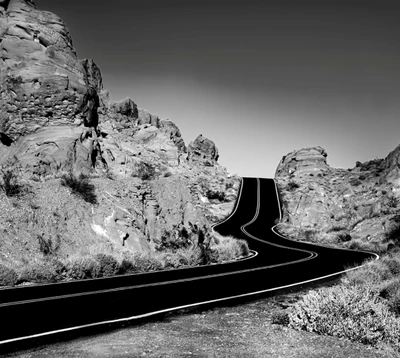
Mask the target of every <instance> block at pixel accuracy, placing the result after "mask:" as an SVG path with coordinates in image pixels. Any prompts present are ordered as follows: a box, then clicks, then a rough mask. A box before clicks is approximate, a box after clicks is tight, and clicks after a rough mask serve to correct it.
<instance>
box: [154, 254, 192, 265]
mask: <svg viewBox="0 0 400 358" xmlns="http://www.w3.org/2000/svg"><path fill="white" fill-rule="evenodd" d="M159 259H160V260H161V261H163V263H164V268H166V269H177V268H180V267H182V266H187V264H188V262H187V260H185V258H184V257H183V256H182V255H179V254H177V253H174V252H166V253H164V254H162V255H160V256H159Z"/></svg>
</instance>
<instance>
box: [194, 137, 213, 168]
mask: <svg viewBox="0 0 400 358" xmlns="http://www.w3.org/2000/svg"><path fill="white" fill-rule="evenodd" d="M218 157H219V155H218V149H217V147H216V145H215V143H214V142H213V141H212V140H210V139H208V138H206V137H203V136H202V135H201V134H200V135H199V136H198V137H197V138H196V139H195V140H194V141H193V142H191V143H190V144H189V147H188V156H187V158H188V161H189V162H190V163H194V162H197V163H201V164H203V165H206V166H212V165H213V164H214V163H215V162H217V160H218Z"/></svg>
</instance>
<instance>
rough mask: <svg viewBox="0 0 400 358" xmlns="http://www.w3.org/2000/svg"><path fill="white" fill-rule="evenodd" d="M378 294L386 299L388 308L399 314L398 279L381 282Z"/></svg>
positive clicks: (399, 280)
mask: <svg viewBox="0 0 400 358" xmlns="http://www.w3.org/2000/svg"><path fill="white" fill-rule="evenodd" d="M379 295H380V296H381V297H382V298H384V299H385V300H386V301H387V305H388V307H389V308H390V310H391V311H392V312H393V313H395V314H396V315H397V316H399V315H400V279H399V278H396V279H393V280H388V281H386V282H383V283H382V285H381V289H380V292H379Z"/></svg>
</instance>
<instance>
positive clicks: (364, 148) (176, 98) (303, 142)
mask: <svg viewBox="0 0 400 358" xmlns="http://www.w3.org/2000/svg"><path fill="white" fill-rule="evenodd" d="M36 4H37V6H38V7H39V8H40V9H42V10H49V11H52V12H55V13H56V14H58V15H59V16H61V17H62V18H63V19H64V21H65V22H66V23H67V25H68V27H69V29H70V31H71V33H72V37H73V39H74V45H75V48H76V49H77V52H78V55H79V57H80V58H93V59H94V60H95V62H96V63H97V64H98V65H99V67H100V68H101V70H102V74H103V80H104V86H105V88H107V89H108V90H109V91H110V92H111V95H112V98H113V99H114V100H119V99H123V98H125V97H131V98H132V99H133V100H134V101H135V102H136V103H137V105H138V106H139V107H141V108H146V109H147V110H149V111H150V112H151V113H154V114H157V115H159V116H160V117H161V118H169V119H171V120H172V121H174V122H175V123H176V124H177V125H178V126H179V128H180V129H181V132H182V135H183V138H184V140H185V142H186V144H189V142H190V141H192V140H193V139H194V138H195V137H196V136H197V135H198V134H200V133H201V134H203V135H204V136H206V137H208V138H210V139H212V140H213V141H214V142H215V143H216V145H217V147H218V149H219V152H220V160H219V161H220V163H221V164H222V165H224V166H226V167H227V169H228V170H229V171H230V172H231V173H236V174H239V175H241V176H260V177H272V176H273V175H274V172H275V169H276V166H277V165H278V163H279V160H280V159H281V157H282V156H283V155H285V154H287V153H288V152H290V151H292V150H294V149H300V148H303V147H309V146H316V145H320V146H322V147H324V148H325V149H326V150H327V152H328V163H329V164H330V165H331V166H334V167H344V168H349V167H353V166H354V165H355V162H356V161H357V160H359V161H366V160H369V159H374V158H376V157H385V156H386V155H387V154H388V153H389V152H390V151H391V150H393V149H394V148H395V147H396V146H397V145H398V144H399V143H400V136H399V134H400V130H399V129H400V125H399V118H400V46H399V45H400V44H399V41H400V20H399V19H400V2H399V1H394V0H393V1H389V0H379V1H376V0H360V1H355V0H343V1H339V0H315V1H308V0H276V1H273V0H272V1H271V0H263V1H251V0H241V1H236V0H230V1H222V0H220V1H219V0H213V1H209V0H201V1H200V0H181V1H177V0H152V1H139V0H113V1H101V0H80V1H78V0H72V1H65V0H36Z"/></svg>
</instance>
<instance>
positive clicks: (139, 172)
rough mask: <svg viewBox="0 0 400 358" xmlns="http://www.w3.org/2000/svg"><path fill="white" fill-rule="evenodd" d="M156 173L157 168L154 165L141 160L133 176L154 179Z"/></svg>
mask: <svg viewBox="0 0 400 358" xmlns="http://www.w3.org/2000/svg"><path fill="white" fill-rule="evenodd" d="M155 174H156V169H155V167H154V166H153V165H151V164H149V163H146V162H140V163H138V164H137V165H136V172H135V173H133V176H137V177H138V178H140V179H141V180H151V179H154V177H155Z"/></svg>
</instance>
